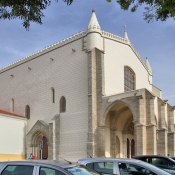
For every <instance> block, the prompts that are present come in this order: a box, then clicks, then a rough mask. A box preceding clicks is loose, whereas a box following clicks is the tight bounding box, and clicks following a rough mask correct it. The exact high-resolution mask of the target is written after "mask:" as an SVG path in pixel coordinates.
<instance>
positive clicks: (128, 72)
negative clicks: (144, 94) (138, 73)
mask: <svg viewBox="0 0 175 175" xmlns="http://www.w3.org/2000/svg"><path fill="white" fill-rule="evenodd" d="M124 79H125V82H124V90H125V92H126V91H131V90H134V89H135V73H134V72H133V71H132V69H130V68H129V67H125V69H124Z"/></svg>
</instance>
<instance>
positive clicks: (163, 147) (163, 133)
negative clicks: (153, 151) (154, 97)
mask: <svg viewBox="0 0 175 175" xmlns="http://www.w3.org/2000/svg"><path fill="white" fill-rule="evenodd" d="M165 105H166V103H164V102H163V103H162V104H161V115H160V129H159V130H158V144H157V147H158V151H157V153H158V154H161V155H167V128H166V122H165Z"/></svg>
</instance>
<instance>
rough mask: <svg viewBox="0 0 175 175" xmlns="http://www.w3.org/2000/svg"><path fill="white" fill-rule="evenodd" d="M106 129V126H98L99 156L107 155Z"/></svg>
mask: <svg viewBox="0 0 175 175" xmlns="http://www.w3.org/2000/svg"><path fill="white" fill-rule="evenodd" d="M105 129H106V126H99V127H98V139H97V142H98V157H105Z"/></svg>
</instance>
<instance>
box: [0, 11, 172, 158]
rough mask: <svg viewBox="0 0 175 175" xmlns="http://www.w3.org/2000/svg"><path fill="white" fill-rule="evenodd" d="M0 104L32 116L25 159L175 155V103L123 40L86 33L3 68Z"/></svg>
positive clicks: (94, 30)
mask: <svg viewBox="0 0 175 175" xmlns="http://www.w3.org/2000/svg"><path fill="white" fill-rule="evenodd" d="M0 82H1V85H0V96H1V99H0V108H1V109H3V110H6V111H13V112H15V113H17V114H20V115H22V116H25V117H26V118H27V128H26V130H27V133H26V158H27V157H28V156H29V154H30V153H33V155H35V156H36V157H37V158H38V159H39V158H41V151H40V146H41V145H40V144H39V143H40V141H41V139H42V140H43V145H42V146H43V150H42V157H48V159H58V158H59V157H63V158H65V159H67V160H77V159H79V158H82V157H87V156H88V155H91V156H93V157H101V156H106V157H129V158H130V157H132V156H133V155H142V154H161V155H167V154H168V153H169V154H170V155H175V129H174V124H175V112H174V110H175V108H174V107H173V106H171V105H170V104H169V103H168V101H167V100H164V99H162V95H161V90H160V89H158V88H157V87H155V86H154V85H153V84H152V70H151V66H150V64H149V61H148V59H145V61H144V60H143V59H142V58H141V57H140V56H139V54H138V52H137V51H136V49H135V48H134V46H133V45H132V44H131V42H130V40H129V38H128V36H127V33H126V31H124V37H119V36H117V35H114V34H112V33H109V32H106V31H103V30H102V29H101V27H100V25H99V23H98V20H97V18H96V14H95V11H92V16H91V19H90V22H89V25H88V28H87V30H85V31H82V32H80V33H77V34H75V35H73V36H71V37H69V38H66V39H64V40H62V41H60V42H58V43H56V44H53V45H51V46H49V47H47V48H45V49H43V50H40V51H38V52H37V53H34V54H33V55H30V56H28V57H26V58H24V59H22V60H19V61H17V62H15V63H13V64H12V65H9V66H7V67H5V68H2V69H1V70H0Z"/></svg>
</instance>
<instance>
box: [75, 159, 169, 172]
mask: <svg viewBox="0 0 175 175" xmlns="http://www.w3.org/2000/svg"><path fill="white" fill-rule="evenodd" d="M78 163H80V164H82V165H86V166H87V167H89V168H91V169H93V170H95V171H97V172H98V173H100V174H103V175H106V174H110V175H113V174H115V175H170V174H169V173H168V172H166V171H164V170H162V169H160V168H157V167H155V166H153V165H151V164H148V163H145V162H143V161H140V160H134V159H124V158H86V159H80V160H78Z"/></svg>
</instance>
